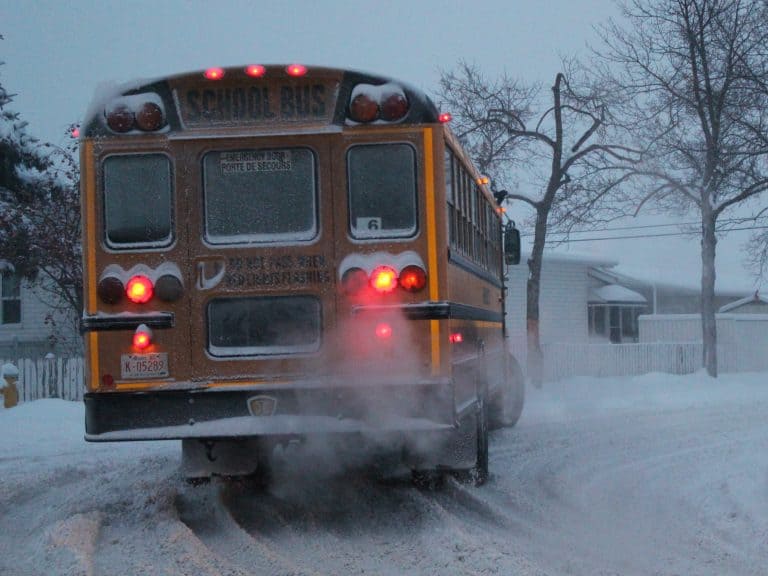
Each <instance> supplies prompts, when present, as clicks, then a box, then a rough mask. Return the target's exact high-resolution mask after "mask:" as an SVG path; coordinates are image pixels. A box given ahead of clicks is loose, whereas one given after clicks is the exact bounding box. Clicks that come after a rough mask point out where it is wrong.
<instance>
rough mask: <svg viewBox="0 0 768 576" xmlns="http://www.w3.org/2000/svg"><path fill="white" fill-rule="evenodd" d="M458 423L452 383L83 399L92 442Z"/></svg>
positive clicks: (391, 429) (109, 395) (136, 394)
mask: <svg viewBox="0 0 768 576" xmlns="http://www.w3.org/2000/svg"><path fill="white" fill-rule="evenodd" d="M455 423H456V414H455V410H454V399H453V388H452V385H451V383H450V381H435V382H427V383H418V384H398V385H392V384H388V385H382V386H370V385H367V386H363V387H357V386H334V387H328V386H317V387H313V386H307V387H304V386H290V385H288V386H282V385H281V386H273V387H266V386H265V387H262V386H259V387H250V388H248V389H236V390H232V389H222V388H216V389H204V390H168V391H147V392H104V393H89V394H86V395H85V430H86V436H85V437H86V440H89V441H120V440H161V439H180V438H225V437H226V438H229V437H243V436H261V435H293V434H298V435H303V434H313V433H324V432H327V433H333V432H375V431H386V432H397V431H403V432H405V431H418V430H424V431H426V430H441V429H447V428H451V427H453V426H455Z"/></svg>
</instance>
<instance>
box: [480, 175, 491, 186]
mask: <svg viewBox="0 0 768 576" xmlns="http://www.w3.org/2000/svg"><path fill="white" fill-rule="evenodd" d="M490 182H491V179H490V178H488V176H480V178H478V179H477V183H478V184H479V185H480V186H483V185H486V184H489V183H490Z"/></svg>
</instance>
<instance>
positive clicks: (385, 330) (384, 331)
mask: <svg viewBox="0 0 768 576" xmlns="http://www.w3.org/2000/svg"><path fill="white" fill-rule="evenodd" d="M376 337H377V338H379V339H380V340H389V339H390V338H391V337H392V326H390V325H389V324H387V323H386V322H381V323H379V324H377V325H376Z"/></svg>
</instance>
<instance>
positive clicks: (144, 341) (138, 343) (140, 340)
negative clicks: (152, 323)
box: [133, 324, 152, 351]
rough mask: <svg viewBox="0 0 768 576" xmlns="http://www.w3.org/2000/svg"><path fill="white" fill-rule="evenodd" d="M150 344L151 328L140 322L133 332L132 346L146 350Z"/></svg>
mask: <svg viewBox="0 0 768 576" xmlns="http://www.w3.org/2000/svg"><path fill="white" fill-rule="evenodd" d="M151 344H152V330H150V329H149V328H148V327H147V325H146V324H141V325H140V326H139V327H138V328H136V332H135V333H134V334H133V347H134V348H135V349H136V350H139V351H141V350H146V349H147V348H149V347H150V346H151Z"/></svg>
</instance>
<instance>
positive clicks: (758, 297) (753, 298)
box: [718, 292, 768, 312]
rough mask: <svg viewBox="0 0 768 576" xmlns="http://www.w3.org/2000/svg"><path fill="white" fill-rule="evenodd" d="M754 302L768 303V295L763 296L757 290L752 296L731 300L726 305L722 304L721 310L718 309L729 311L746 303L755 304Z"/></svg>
mask: <svg viewBox="0 0 768 576" xmlns="http://www.w3.org/2000/svg"><path fill="white" fill-rule="evenodd" d="M753 303H758V304H768V296H763V295H761V294H760V293H759V292H755V293H754V294H752V295H751V296H747V297H746V298H741V299H739V300H736V301H735V302H731V303H730V304H726V305H725V306H722V307H721V308H720V310H718V312H728V311H730V310H733V309H735V308H739V307H741V306H744V304H753Z"/></svg>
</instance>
